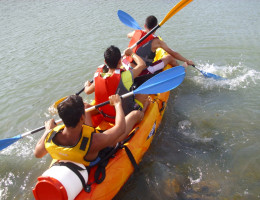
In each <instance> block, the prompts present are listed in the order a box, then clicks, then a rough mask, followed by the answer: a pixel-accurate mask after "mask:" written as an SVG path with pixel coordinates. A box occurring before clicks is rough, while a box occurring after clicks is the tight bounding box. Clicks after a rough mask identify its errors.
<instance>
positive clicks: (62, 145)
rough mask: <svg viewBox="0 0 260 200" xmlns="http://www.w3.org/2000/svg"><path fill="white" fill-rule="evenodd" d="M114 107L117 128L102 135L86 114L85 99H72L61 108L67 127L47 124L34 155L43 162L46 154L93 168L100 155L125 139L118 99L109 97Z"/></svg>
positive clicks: (59, 109) (60, 111) (122, 117)
mask: <svg viewBox="0 0 260 200" xmlns="http://www.w3.org/2000/svg"><path fill="white" fill-rule="evenodd" d="M109 101H110V106H111V107H112V106H113V107H114V109H115V112H116V115H115V125H114V126H113V127H112V128H110V129H107V130H106V131H104V132H102V133H99V131H98V130H96V129H95V128H93V127H92V126H90V125H91V124H89V123H91V118H90V115H88V113H85V105H84V102H83V100H82V97H80V96H78V95H71V96H69V97H68V98H67V99H66V100H64V101H63V102H61V103H60V104H59V105H58V114H59V116H60V118H61V119H62V121H63V123H64V125H58V126H56V124H55V122H54V119H51V120H49V121H47V122H45V132H44V134H43V135H42V137H41V138H40V140H39V141H38V142H37V144H36V147H35V150H34V155H35V157H36V158H42V157H43V156H45V155H46V154H47V153H49V154H50V156H51V157H52V158H53V159H56V160H68V161H73V162H77V163H81V164H83V165H85V166H92V165H94V164H95V163H96V162H97V161H98V153H99V152H100V151H101V150H102V149H104V148H106V147H109V146H114V145H115V144H116V143H117V142H119V141H121V140H122V139H124V138H126V136H127V135H128V133H129V132H126V121H125V115H124V112H123V108H122V101H121V98H120V96H119V95H112V96H110V97H109Z"/></svg>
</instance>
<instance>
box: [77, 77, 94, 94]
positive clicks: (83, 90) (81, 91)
mask: <svg viewBox="0 0 260 200" xmlns="http://www.w3.org/2000/svg"><path fill="white" fill-rule="evenodd" d="M90 83H93V80H91V81H90ZM85 87H86V86H84V88H82V89H81V90H80V91H79V92H77V93H76V94H75V95H80V94H81V93H82V92H83V91H84V90H85Z"/></svg>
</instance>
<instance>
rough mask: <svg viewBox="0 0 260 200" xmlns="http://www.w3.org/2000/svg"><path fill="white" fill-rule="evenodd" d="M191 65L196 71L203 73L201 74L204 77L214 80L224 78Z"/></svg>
mask: <svg viewBox="0 0 260 200" xmlns="http://www.w3.org/2000/svg"><path fill="white" fill-rule="evenodd" d="M192 67H194V68H195V69H197V70H198V71H200V73H202V74H203V76H205V77H206V78H213V79H215V80H226V79H225V78H223V77H221V76H218V75H216V74H212V73H209V72H204V71H202V70H200V69H198V68H197V67H196V66H195V65H192Z"/></svg>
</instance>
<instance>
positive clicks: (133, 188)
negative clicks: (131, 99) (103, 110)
mask: <svg viewBox="0 0 260 200" xmlns="http://www.w3.org/2000/svg"><path fill="white" fill-rule="evenodd" d="M177 2H178V1H170V0H163V1H142V2H140V1H136V0H134V1H130V2H129V1H115V0H112V1H83V0H80V1H39V0H37V1H32V0H30V1H18V0H8V1H7V0H2V1H0V85H1V87H0V138H1V139H4V138H9V137H13V136H16V135H19V134H21V133H24V132H26V131H28V130H32V129H34V128H37V127H39V126H42V125H43V123H44V121H45V120H47V119H49V118H50V117H51V116H50V114H49V113H48V107H49V106H50V105H51V104H52V103H53V102H55V101H57V100H58V99H60V98H62V97H64V96H66V95H69V94H74V93H76V92H78V91H79V90H80V89H81V88H82V87H83V84H84V82H85V80H90V79H91V77H92V75H93V73H94V72H95V69H96V67H97V66H98V65H100V64H102V62H103V51H104V50H105V49H106V48H107V47H108V46H109V45H111V44H114V45H116V46H118V47H119V48H120V49H121V50H124V49H125V48H126V47H127V44H128V39H127V38H126V34H127V33H128V32H130V31H132V29H130V28H128V27H126V26H124V25H123V24H122V23H121V22H120V21H119V20H118V18H117V10H119V9H121V10H124V11H126V12H127V13H129V14H130V15H132V16H133V17H134V18H135V19H136V20H137V22H138V23H139V24H140V25H141V26H142V25H143V21H144V19H145V18H146V16H147V15H150V14H153V15H156V16H157V18H158V20H159V21H160V20H162V19H163V18H164V16H165V15H166V14H167V13H168V12H169V10H170V9H171V8H172V7H173V6H174V5H175V4H176V3H177ZM157 34H158V35H160V36H162V37H163V39H164V40H165V41H166V42H167V43H168V45H169V46H170V47H172V48H173V49H174V50H176V51H178V52H179V53H181V54H182V55H183V56H185V57H187V58H189V59H192V60H193V61H194V62H195V63H196V64H197V66H198V67H199V68H200V69H202V70H204V71H207V72H210V73H214V74H217V75H220V76H223V77H226V78H227V80H224V81H214V80H209V79H205V78H204V77H203V75H201V73H200V72H198V71H196V70H195V69H193V68H192V67H189V69H188V70H187V76H186V79H185V81H184V82H183V84H181V85H180V86H179V87H178V88H177V89H175V90H174V91H172V92H171V98H170V100H169V102H168V107H167V110H166V113H165V116H164V119H163V121H162V124H161V127H160V129H159V131H158V134H157V136H156V137H155V138H154V141H153V143H152V145H151V147H150V149H149V151H148V152H147V153H146V154H145V156H144V158H143V161H142V162H141V164H140V167H141V170H140V171H139V172H136V173H134V175H133V176H132V177H131V178H130V179H129V181H128V182H127V183H126V185H125V186H124V187H123V188H122V190H121V191H120V192H119V194H118V195H117V196H116V198H115V199H124V200H127V199H259V198H260V192H259V191H260V190H259V188H260V172H259V166H260V136H259V131H260V125H259V119H260V103H259V96H260V89H259V82H260V67H259V63H260V56H259V54H260V43H259V41H260V1H258V0H252V1H246V0H230V1H224V0H220V1H206V0H200V1H198V0H197V1H196V0H194V1H193V2H192V3H191V4H189V5H188V6H187V7H185V8H184V9H183V10H182V11H180V12H179V13H177V14H176V15H175V16H173V17H172V18H171V19H170V20H168V21H167V22H166V23H165V24H164V25H163V26H162V27H161V28H160V29H159V30H158V31H157ZM82 96H83V97H84V98H85V99H86V100H88V101H90V100H91V99H92V98H93V96H86V95H82ZM41 134H42V132H40V133H36V134H34V135H31V136H28V137H26V138H23V139H22V140H19V141H18V142H17V143H14V144H13V145H11V146H10V147H9V148H7V149H5V150H3V151H1V152H0V162H1V167H0V196H1V199H33V195H32V192H31V190H32V188H33V187H34V185H35V183H36V179H37V177H38V176H40V175H41V174H42V173H43V172H44V171H45V170H46V169H47V167H48V165H49V163H50V160H51V159H50V157H45V158H43V159H36V158H34V156H33V149H34V146H35V144H36V142H37V140H38V139H39V138H40V136H41Z"/></svg>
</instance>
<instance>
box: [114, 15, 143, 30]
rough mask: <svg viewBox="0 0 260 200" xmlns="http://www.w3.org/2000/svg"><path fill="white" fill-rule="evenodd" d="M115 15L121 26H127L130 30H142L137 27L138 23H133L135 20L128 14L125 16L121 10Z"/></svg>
mask: <svg viewBox="0 0 260 200" xmlns="http://www.w3.org/2000/svg"><path fill="white" fill-rule="evenodd" d="M117 15H118V18H119V19H120V21H121V22H122V23H123V24H125V25H127V26H129V27H130V28H134V29H138V30H142V28H141V27H140V26H139V25H138V23H137V22H136V21H135V19H134V18H133V17H131V16H130V15H129V14H127V13H126V12H124V11H122V10H118V11H117Z"/></svg>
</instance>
